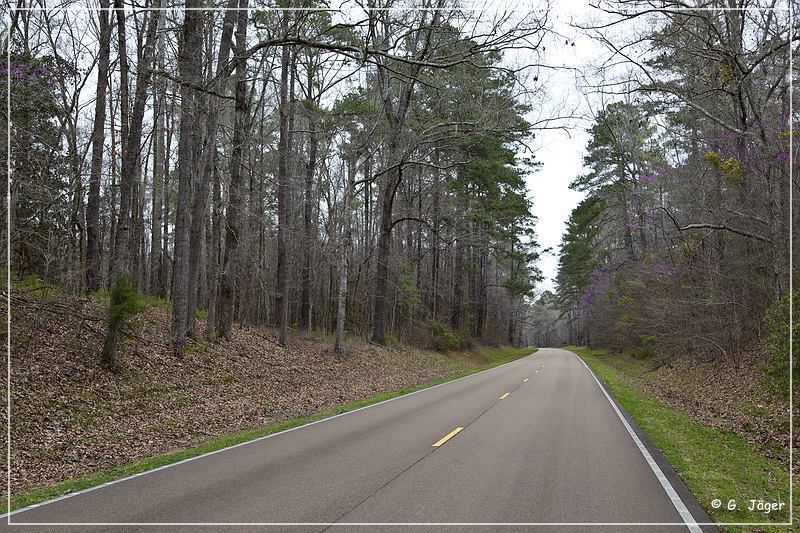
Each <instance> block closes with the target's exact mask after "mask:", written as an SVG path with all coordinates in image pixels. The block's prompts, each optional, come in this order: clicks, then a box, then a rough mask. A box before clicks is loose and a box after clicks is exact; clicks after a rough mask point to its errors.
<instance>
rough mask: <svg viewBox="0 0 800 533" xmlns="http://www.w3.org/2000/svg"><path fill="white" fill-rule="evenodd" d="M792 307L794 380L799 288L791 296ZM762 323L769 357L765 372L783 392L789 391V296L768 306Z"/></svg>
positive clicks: (799, 304) (795, 376) (799, 310)
mask: <svg viewBox="0 0 800 533" xmlns="http://www.w3.org/2000/svg"><path fill="white" fill-rule="evenodd" d="M792 307H793V311H794V314H795V316H794V317H793V318H794V324H793V325H792V337H793V341H794V346H793V350H792V352H793V355H794V357H795V364H794V381H797V378H798V372H797V361H796V358H797V354H798V353H800V352H798V337H800V327H798V321H797V316H796V314H797V313H798V312H800V289H798V290H795V291H794V294H793V296H792ZM764 323H765V326H766V328H767V339H766V347H767V350H769V357H768V359H767V368H766V370H767V373H768V374H769V375H770V377H771V378H772V379H773V382H774V385H775V386H776V387H778V388H779V389H780V390H781V391H782V392H783V393H784V394H788V392H789V390H788V389H789V296H788V295H787V296H784V297H783V298H781V299H779V300H777V301H776V302H775V303H774V304H773V305H772V307H770V308H769V310H768V311H767V313H766V315H765V317H764Z"/></svg>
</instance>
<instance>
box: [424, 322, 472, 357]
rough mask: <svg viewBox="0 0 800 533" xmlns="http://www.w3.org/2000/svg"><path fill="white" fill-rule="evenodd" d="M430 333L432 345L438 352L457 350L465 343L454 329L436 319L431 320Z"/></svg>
mask: <svg viewBox="0 0 800 533" xmlns="http://www.w3.org/2000/svg"><path fill="white" fill-rule="evenodd" d="M431 333H432V334H433V346H434V348H436V350H438V351H440V352H449V351H452V350H458V349H459V348H461V347H463V346H464V345H465V342H464V340H463V339H462V338H461V336H460V335H459V334H458V333H457V332H456V331H454V330H453V329H452V328H450V327H449V326H446V325H445V324H442V323H441V322H439V321H438V320H432V321H431Z"/></svg>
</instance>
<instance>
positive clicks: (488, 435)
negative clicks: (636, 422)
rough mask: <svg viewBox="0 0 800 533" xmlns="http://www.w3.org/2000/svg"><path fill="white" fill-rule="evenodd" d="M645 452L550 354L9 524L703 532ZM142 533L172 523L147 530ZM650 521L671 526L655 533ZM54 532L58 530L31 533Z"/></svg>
mask: <svg viewBox="0 0 800 533" xmlns="http://www.w3.org/2000/svg"><path fill="white" fill-rule="evenodd" d="M640 439H641V437H639V436H637V434H636V433H635V430H634V428H632V427H631V425H630V424H626V422H625V421H624V419H623V417H622V415H621V413H619V412H618V411H617V410H616V409H615V407H614V405H613V404H612V403H611V401H610V399H609V398H607V396H606V394H605V393H604V391H603V389H602V388H601V386H600V385H599V383H598V382H597V381H596V380H595V378H594V376H593V375H592V374H591V372H590V371H589V370H588V369H587V368H586V366H585V365H584V364H583V363H582V362H581V361H580V360H579V359H578V358H577V357H576V356H575V355H574V354H572V353H570V352H567V351H564V350H557V349H541V350H539V351H538V352H537V353H536V354H534V355H532V356H528V357H525V358H523V359H520V360H518V361H515V362H513V363H509V364H506V365H503V366H500V367H497V368H494V369H492V370H488V371H486V372H482V373H479V374H475V375H473V376H470V377H467V378H464V379H460V380H457V381H454V382H450V383H447V384H444V385H440V386H437V387H434V388H431V389H426V390H424V391H420V392H418V393H415V394H412V395H408V396H404V397H400V398H397V399H394V400H391V401H387V402H384V403H381V404H377V405H374V406H370V407H368V408H364V409H361V410H358V411H354V412H350V413H347V414H345V415H340V416H338V417H334V418H333V419H327V420H324V421H321V422H318V423H315V424H311V425H308V426H304V427H301V428H297V429H295V430H291V431H287V432H284V433H280V434H277V435H273V436H270V437H268V438H263V439H260V440H257V441H253V442H250V443H246V444H243V445H239V446H237V447H234V448H229V449H226V450H222V451H220V452H216V453H214V454H210V455H206V456H202V457H199V458H196V459H194V460H190V461H187V462H183V463H179V464H176V465H172V466H169V467H166V468H162V469H160V470H156V471H152V472H148V473H145V474H141V475H138V476H135V477H133V478H128V479H126V480H122V481H119V482H115V483H113V484H109V485H106V486H103V487H101V488H98V489H95V490H91V491H88V492H84V493H81V494H77V495H75V496H72V497H69V498H65V499H61V500H57V501H54V502H51V503H48V504H45V505H41V506H38V507H35V508H29V509H26V510H23V511H21V512H17V513H14V514H12V515H11V516H10V518H11V522H12V524H14V523H26V524H30V523H50V524H63V523H94V524H99V523H118V524H128V525H122V526H116V527H114V529H113V530H114V531H142V530H144V529H148V530H149V529H150V528H153V529H156V528H158V530H160V531H167V530H169V531H176V530H178V529H181V530H183V529H186V530H187V531H188V530H190V528H188V527H186V528H181V527H180V526H179V525H178V524H182V523H206V524H208V525H207V526H206V527H205V528H204V529H205V530H217V529H219V530H225V531H230V530H244V531H253V530H254V529H255V528H254V527H253V526H252V524H258V523H261V524H263V523H299V522H301V523H305V524H307V527H306V528H304V529H306V530H314V531H321V530H324V529H326V528H327V527H329V526H330V525H331V524H334V523H335V524H336V525H335V526H333V529H341V528H342V527H344V528H345V529H350V528H355V527H356V526H355V525H354V524H363V523H378V522H381V523H383V522H391V523H404V524H409V523H414V524H419V525H418V526H417V527H415V528H412V529H418V530H426V529H430V528H431V526H426V525H425V524H428V523H443V522H444V523H450V524H465V523H481V524H487V523H498V522H500V523H510V522H513V523H525V524H532V523H537V524H554V523H565V522H566V523H571V524H572V525H571V526H557V527H556V526H544V525H542V526H533V525H531V526H529V527H528V529H537V527H543V528H544V527H546V528H548V529H557V530H558V531H584V530H587V529H588V530H592V531H597V530H598V529H601V527H600V526H589V525H587V524H588V523H608V524H620V523H638V524H640V525H639V526H625V527H624V531H626V532H627V531H636V530H641V531H654V530H658V531H687V530H690V531H695V532H697V531H699V528H698V527H697V526H693V527H692V526H687V525H686V522H689V523H691V522H693V521H697V522H708V521H709V519H708V517H707V516H706V515H705V514H704V513H703V512H702V510H701V509H700V507H699V505H698V504H697V502H696V501H695V500H694V498H693V497H692V496H691V495H690V494H689V492H688V491H687V490H686V489H685V487H684V486H683V485H682V484H681V483H680V481H679V480H678V479H677V476H675V474H674V472H673V471H672V469H671V468H670V467H669V466H668V465H667V464H666V463H665V461H664V459H663V458H662V457H661V455H660V453H658V452H657V451H656V450H654V449H653V448H652V446H649V447H648V446H647V445H646V439H644V440H645V443H642V442H641V440H640ZM637 440H638V442H637ZM6 519H7V518H3V520H4V521H5V520H6ZM142 523H149V524H154V523H159V524H161V525H159V526H155V525H153V526H149V527H142V526H137V525H135V524H142ZM223 523H235V524H238V526H234V527H231V526H223V525H220V524H223ZM653 523H667V524H673V525H669V526H660V527H656V526H653V525H646V524H653ZM248 524H250V525H248ZM98 527H101V526H98ZM465 527H467V526H466V525H453V526H451V527H450V528H448V529H449V530H453V531H456V530H463V529H464V528H465ZM475 527H479V528H484V529H486V528H488V527H490V526H488V525H483V526H475ZM507 527H508V528H509V529H512V530H515V531H519V530H520V529H521V528H520V526H507ZM3 529H5V527H3ZM51 529H52V530H60V528H58V527H56V526H55V525H53V526H51V527H34V528H30V527H26V528H25V531H31V530H36V531H39V530H51ZM290 529H292V530H297V529H298V528H297V527H291V528H290ZM386 529H393V528H391V527H387V526H382V529H381V530H382V531H383V530H386ZM441 529H442V528H441V527H439V528H437V530H441ZM497 529H503V528H502V527H499V526H498V527H497ZM522 529H525V528H522ZM603 529H605V530H607V531H617V530H622V529H623V527H622V526H619V525H608V526H606V527H605V528H603ZM272 530H274V529H270V531H272ZM493 530H495V529H493ZM703 530H705V531H710V530H711V529H710V528H706V527H704V528H703Z"/></svg>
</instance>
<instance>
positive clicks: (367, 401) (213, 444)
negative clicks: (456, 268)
mask: <svg viewBox="0 0 800 533" xmlns="http://www.w3.org/2000/svg"><path fill="white" fill-rule="evenodd" d="M535 352H536V348H508V347H505V348H500V349H497V350H487V351H480V352H479V355H480V357H482V358H483V359H485V360H488V361H490V363H488V364H485V365H482V366H480V367H476V368H472V369H470V370H467V371H465V372H460V373H458V374H454V375H452V376H447V377H444V378H439V379H434V380H432V381H428V382H425V383H422V384H420V385H416V386H414V387H409V388H405V389H400V390H397V391H393V392H387V393H385V394H380V395H378V396H372V397H370V398H364V399H362V400H357V401H355V402H351V403H348V404H344V405H338V406H335V407H332V408H330V409H326V410H324V411H321V412H319V413H315V414H313V415H309V416H304V417H301V418H295V419H293V420H286V421H284V422H281V423H279V424H275V425H271V426H266V427H262V428H258V429H253V430H250V431H245V432H242V433H235V434H231V435H226V436H223V437H217V438H215V439H212V440H210V441H208V442H205V443H203V444H201V445H199V446H193V447H191V448H185V449H183V450H180V451H177V452H173V453H168V454H165V455H157V456H155V457H150V458H147V459H142V460H139V461H136V462H133V463H129V464H126V465H122V466H118V467H114V468H111V469H108V470H103V471H100V472H97V473H94V474H89V475H86V476H81V477H77V478H74V479H70V480H67V481H63V482H61V483H58V484H55V485H49V486H43V487H35V488H32V489H29V490H27V491H25V492H21V493H19V494H12V495H11V508H12V510H16V509H22V508H23V507H28V506H30V505H34V504H36V503H40V502H43V501H47V500H51V499H53V498H57V497H59V496H63V495H64V494H68V493H72V492H78V491H81V490H85V489H88V488H91V487H94V486H97V485H101V484H103V483H106V482H109V481H114V480H117V479H121V478H124V477H128V476H132V475H134V474H138V473H140V472H146V471H148V470H153V469H155V468H158V467H161V466H165V465H168V464H172V463H177V462H179V461H183V460H185V459H190V458H192V457H197V456H198V455H203V454H206V453H210V452H213V451H217V450H221V449H223V448H228V447H230V446H234V445H236V444H241V443H243V442H248V441H251V440H253V439H257V438H259V437H264V436H266V435H272V434H274V433H279V432H281V431H286V430H287V429H292V428H296V427H298V426H302V425H305V424H309V423H311V422H316V421H317V420H322V419H325V418H330V417H332V416H335V415H338V414H342V413H346V412H348V411H354V410H356V409H359V408H361V407H366V406H368V405H372V404H375V403H379V402H382V401H385V400H389V399H391V398H397V397H398V396H404V395H406V394H410V393H412V392H416V391H419V390H422V389H427V388H430V387H433V386H434V385H440V384H442V383H447V382H448V381H453V380H455V379H459V378H463V377H466V376H470V375H472V374H476V373H478V372H482V371H484V370H489V369H490V368H494V367H496V366H499V365H502V364H505V363H510V362H511V361H514V360H516V359H519V358H521V357H525V356H527V355H531V354H533V353H535ZM2 503H3V506H2V507H0V514H2V513H5V512H7V511H8V501H7V498H3V502H2Z"/></svg>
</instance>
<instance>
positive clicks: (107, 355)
mask: <svg viewBox="0 0 800 533" xmlns="http://www.w3.org/2000/svg"><path fill="white" fill-rule="evenodd" d="M160 6H161V1H160V0H154V1H153V5H152V7H153V8H155V11H153V13H157V12H158V11H157V10H158V8H160ZM114 7H115V8H116V9H117V33H118V39H119V55H120V57H119V59H120V77H121V80H122V81H121V86H120V99H121V105H122V109H123V113H122V146H123V152H122V175H121V177H120V200H119V203H120V207H119V214H118V220H117V233H116V235H115V237H114V259H113V263H112V267H111V276H110V281H111V284H112V286H113V283H115V282H116V281H117V280H118V279H119V278H120V277H121V276H123V275H125V274H126V273H127V265H128V262H127V252H128V248H129V244H130V243H129V236H130V223H131V203H132V196H133V192H134V191H133V190H134V180H135V179H136V172H137V170H138V169H139V161H140V155H141V154H140V152H141V138H142V123H143V120H144V109H145V103H146V101H147V89H148V86H149V83H150V61H151V58H152V52H153V48H154V46H155V38H156V26H157V21H158V17H157V16H151V17H150V20H149V21H148V24H147V38H146V41H145V46H144V49H143V51H142V54H141V57H140V63H141V64H140V65H139V69H138V71H137V74H136V94H135V97H134V103H133V115H132V116H131V121H130V129H129V128H128V122H127V120H128V103H127V99H128V58H127V53H126V48H125V46H126V39H125V37H126V36H125V13H124V9H123V3H122V0H115V1H114ZM118 328H119V325H118V324H117V321H113V320H110V321H109V324H108V330H107V332H106V341H105V343H104V344H103V352H102V354H101V363H102V364H103V365H104V366H105V367H106V368H110V369H114V368H116V366H117V363H116V349H117V347H116V340H117V337H118V335H117V334H118V331H117V330H118Z"/></svg>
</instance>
